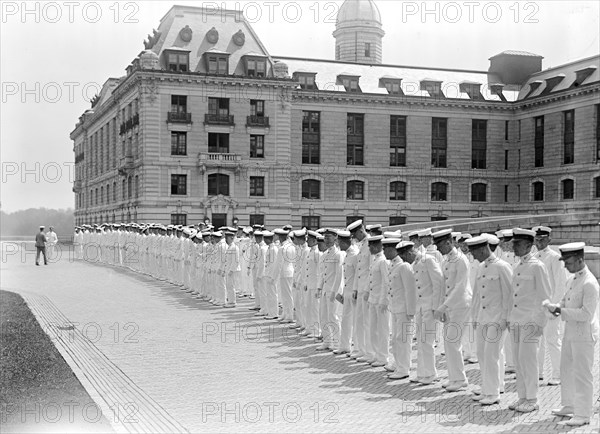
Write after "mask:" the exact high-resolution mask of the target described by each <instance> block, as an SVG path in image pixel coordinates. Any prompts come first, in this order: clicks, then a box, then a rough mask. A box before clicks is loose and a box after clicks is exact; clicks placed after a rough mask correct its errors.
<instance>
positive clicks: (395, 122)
mask: <svg viewBox="0 0 600 434" xmlns="http://www.w3.org/2000/svg"><path fill="white" fill-rule="evenodd" d="M405 166H406V116H390V167H405Z"/></svg>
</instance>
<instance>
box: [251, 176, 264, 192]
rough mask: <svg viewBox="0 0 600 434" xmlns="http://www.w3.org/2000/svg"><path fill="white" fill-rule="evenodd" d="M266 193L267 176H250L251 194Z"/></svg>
mask: <svg viewBox="0 0 600 434" xmlns="http://www.w3.org/2000/svg"><path fill="white" fill-rule="evenodd" d="M264 195H265V178H264V176H251V177H250V196H264Z"/></svg>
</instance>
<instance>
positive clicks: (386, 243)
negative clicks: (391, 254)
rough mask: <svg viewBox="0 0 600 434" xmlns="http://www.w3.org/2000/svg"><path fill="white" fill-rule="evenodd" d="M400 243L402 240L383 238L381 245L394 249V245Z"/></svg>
mask: <svg viewBox="0 0 600 434" xmlns="http://www.w3.org/2000/svg"><path fill="white" fill-rule="evenodd" d="M401 241H402V238H384V239H383V240H382V241H381V243H382V244H383V245H384V246H387V247H395V246H396V244H398V243H399V242H401Z"/></svg>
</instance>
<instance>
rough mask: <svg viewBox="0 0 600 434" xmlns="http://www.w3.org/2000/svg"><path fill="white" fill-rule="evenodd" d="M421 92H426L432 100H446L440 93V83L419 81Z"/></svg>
mask: <svg viewBox="0 0 600 434" xmlns="http://www.w3.org/2000/svg"><path fill="white" fill-rule="evenodd" d="M421 90H425V91H427V93H429V96H430V97H432V98H446V95H444V93H443V92H442V82H441V81H435V80H423V81H421Z"/></svg>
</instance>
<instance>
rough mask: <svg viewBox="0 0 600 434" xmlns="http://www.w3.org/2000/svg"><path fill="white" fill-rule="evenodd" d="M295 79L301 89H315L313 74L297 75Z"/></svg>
mask: <svg viewBox="0 0 600 434" xmlns="http://www.w3.org/2000/svg"><path fill="white" fill-rule="evenodd" d="M297 77H298V83H300V88H301V89H304V90H310V89H317V85H316V83H315V74H298V75H297Z"/></svg>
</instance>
